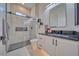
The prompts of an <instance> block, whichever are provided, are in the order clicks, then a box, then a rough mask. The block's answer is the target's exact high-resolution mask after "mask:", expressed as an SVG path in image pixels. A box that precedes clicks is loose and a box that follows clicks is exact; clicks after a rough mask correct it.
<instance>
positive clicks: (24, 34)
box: [8, 14, 29, 44]
mask: <svg viewBox="0 0 79 59" xmlns="http://www.w3.org/2000/svg"><path fill="white" fill-rule="evenodd" d="M8 17H9V18H10V19H8V21H9V22H8V26H9V44H14V43H18V42H22V41H27V40H29V31H28V30H27V31H19V30H18V31H17V30H16V28H18V27H27V26H26V25H24V22H26V21H27V20H28V19H27V18H24V17H21V16H16V15H12V14H11V15H8Z"/></svg>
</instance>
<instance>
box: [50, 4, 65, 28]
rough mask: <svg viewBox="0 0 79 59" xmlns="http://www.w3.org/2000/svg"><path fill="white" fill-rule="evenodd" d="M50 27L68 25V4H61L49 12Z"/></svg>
mask: <svg viewBox="0 0 79 59" xmlns="http://www.w3.org/2000/svg"><path fill="white" fill-rule="evenodd" d="M49 15H50V16H49V25H50V27H65V26H66V4H62V3H61V4H59V5H57V6H55V7H54V8H52V9H51V10H50V13H49Z"/></svg>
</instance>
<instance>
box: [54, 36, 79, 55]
mask: <svg viewBox="0 0 79 59" xmlns="http://www.w3.org/2000/svg"><path fill="white" fill-rule="evenodd" d="M78 47H79V42H77V41H72V40H66V39H62V38H56V48H55V49H56V56H78Z"/></svg>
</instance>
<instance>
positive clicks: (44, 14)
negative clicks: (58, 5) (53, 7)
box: [39, 3, 75, 30]
mask: <svg viewBox="0 0 79 59" xmlns="http://www.w3.org/2000/svg"><path fill="white" fill-rule="evenodd" d="M44 5H45V4H40V7H39V18H41V19H42V21H43V22H44V24H48V25H49V10H47V9H44V8H45V6H44ZM66 6H67V8H66V9H67V24H66V26H65V27H61V28H52V29H53V30H74V23H75V22H74V4H72V3H71V4H67V5H66Z"/></svg>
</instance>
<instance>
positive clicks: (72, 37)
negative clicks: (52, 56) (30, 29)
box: [39, 33, 79, 41]
mask: <svg viewBox="0 0 79 59" xmlns="http://www.w3.org/2000/svg"><path fill="white" fill-rule="evenodd" d="M39 34H40V35H46V36H52V37H58V38H63V39H68V40H73V41H79V35H63V34H45V33H39Z"/></svg>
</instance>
